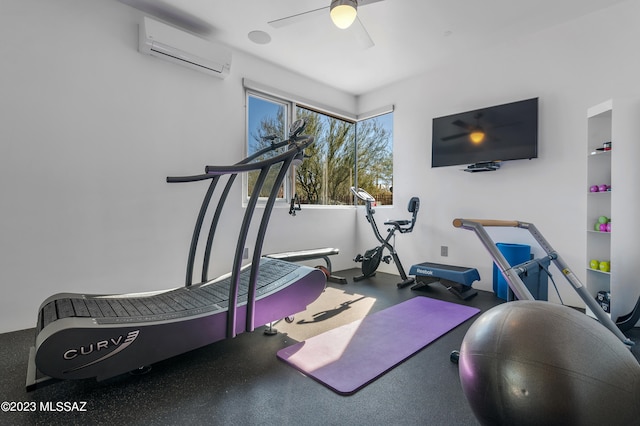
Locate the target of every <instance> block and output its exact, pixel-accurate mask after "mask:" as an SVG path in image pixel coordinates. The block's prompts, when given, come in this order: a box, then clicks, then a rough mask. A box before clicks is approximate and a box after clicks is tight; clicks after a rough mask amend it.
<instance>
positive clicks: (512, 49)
mask: <svg viewBox="0 0 640 426" xmlns="http://www.w3.org/2000/svg"><path fill="white" fill-rule="evenodd" d="M639 12H640V1H639V0H633V1H630V2H627V3H624V4H622V5H620V6H617V7H614V8H612V9H610V10H606V11H603V12H600V13H597V14H594V15H591V16H587V17H585V18H583V19H580V20H578V21H575V22H572V23H569V24H566V25H562V26H559V27H557V28H552V29H550V30H547V31H544V32H541V33H539V34H536V35H535V36H532V37H529V38H527V39H525V40H513V41H508V42H505V44H504V45H503V46H501V47H499V48H495V49H493V50H490V51H484V52H478V55H477V57H476V58H464V60H461V63H460V64H458V65H457V66H455V67H447V68H445V69H440V70H435V71H433V72H430V73H428V74H425V75H423V76H420V77H418V78H415V79H412V80H410V81H405V82H401V83H398V84H395V85H393V86H391V87H387V88H384V89H381V90H377V91H375V92H374V93H371V94H367V95H365V96H362V97H360V98H359V99H354V98H353V97H351V96H349V95H347V94H344V93H342V92H339V91H337V90H334V89H331V88H328V87H325V86H322V85H319V84H317V83H315V82H313V81H310V80H308V79H306V78H304V77H303V76H299V75H296V74H292V73H290V72H287V71H284V70H282V69H280V68H278V67H277V66H275V65H272V64H269V63H266V62H263V61H260V60H257V59H255V58H252V57H249V56H247V55H244V54H242V53H241V52H235V53H234V61H233V65H232V73H231V76H230V77H228V78H227V79H226V80H217V79H215V78H212V77H209V76H207V75H204V74H200V73H198V72H195V71H192V70H189V69H186V68H182V67H179V66H176V65H173V64H170V63H167V62H162V61H159V60H157V59H155V58H152V57H148V56H144V55H141V54H139V53H138V52H137V27H136V25H137V20H138V18H139V14H138V13H137V12H136V11H134V10H133V9H131V8H129V7H128V6H125V5H123V4H121V3H119V2H116V1H108V2H105V1H99V0H57V1H55V2H50V1H42V0H4V1H3V4H2V13H1V14H0V38H1V39H2V40H3V42H2V43H1V44H0V57H2V61H1V62H0V93H2V96H1V97H0V117H2V119H1V120H2V121H1V123H2V125H0V194H2V196H1V197H0V212H1V214H2V220H1V221H0V237H1V238H2V240H1V241H2V242H1V243H0V286H1V288H2V296H3V297H2V298H0V319H1V320H2V321H0V332H5V331H11V330H16V329H21V328H27V327H32V326H33V325H34V323H35V320H36V315H37V309H38V306H39V304H40V303H41V301H42V300H44V299H45V298H46V297H48V296H50V295H52V294H54V293H57V292H62V291H71V292H85V293H121V292H133V291H146V290H156V289H162V288H169V287H174V286H179V285H181V283H182V282H183V280H184V267H185V263H186V256H187V249H188V244H189V239H190V234H191V230H192V226H193V220H194V218H195V215H196V210H197V208H198V207H199V203H200V200H201V197H202V195H203V190H204V186H203V185H199V184H184V185H178V184H174V185H169V184H167V183H165V177H166V176H169V175H184V174H193V173H200V172H201V171H202V170H203V167H204V166H205V165H206V164H226V163H229V162H235V161H237V160H238V159H239V158H241V157H242V155H243V147H244V137H245V135H244V133H245V130H244V128H245V123H244V117H245V114H244V94H243V90H242V83H241V79H242V78H243V77H247V78H250V79H252V80H255V81H260V82H262V83H265V84H268V85H271V86H274V87H278V88H280V89H282V90H287V91H288V92H292V93H299V94H301V95H302V96H304V97H305V98H308V99H316V100H317V101H318V102H320V103H323V104H326V105H332V106H335V107H336V108H339V109H341V110H345V111H354V112H363V111H369V110H372V109H375V108H378V107H380V106H381V105H387V104H390V103H393V104H395V105H396V111H395V114H394V118H395V123H394V130H395V135H394V145H395V153H394V161H395V162H396V164H395V182H394V188H395V199H396V200H397V206H396V207H395V208H382V209H379V210H378V213H377V219H378V220H379V221H382V220H383V219H385V218H401V217H405V216H408V213H407V211H406V203H407V202H408V200H409V198H410V197H411V196H413V195H419V196H420V197H421V199H422V207H421V211H420V216H419V219H418V224H417V227H416V229H415V230H414V232H413V233H412V234H408V235H402V236H400V237H398V239H397V247H398V251H399V253H400V256H401V258H402V260H403V262H404V264H405V267H406V268H407V269H408V267H409V266H410V265H411V264H413V263H418V262H423V261H435V262H443V263H451V264H460V265H468V266H473V267H477V268H478V269H479V270H480V274H481V276H482V278H483V280H482V282H481V283H480V285H479V286H478V287H479V288H485V289H490V288H491V261H490V259H489V256H488V254H487V253H486V252H485V250H484V249H483V248H482V246H481V244H480V242H479V241H478V239H477V238H476V237H475V236H474V235H473V234H472V233H470V232H468V231H462V230H457V229H454V228H453V227H452V226H451V221H452V219H453V218H455V217H482V218H505V219H518V220H524V221H529V222H533V223H535V224H536V225H537V226H538V227H539V228H540V230H541V231H542V233H543V234H544V235H545V236H546V237H547V238H548V240H549V241H550V242H551V244H552V245H554V246H555V248H556V249H557V250H558V251H559V252H560V254H561V255H562V256H563V257H564V258H565V260H567V262H568V263H569V264H570V265H572V266H573V268H574V269H575V270H576V273H577V274H578V276H580V277H581V278H584V277H583V276H584V253H585V250H584V244H585V235H584V234H585V233H584V229H585V219H584V214H583V211H584V207H585V202H586V191H585V173H586V172H585V166H586V164H585V163H586V159H585V150H586V148H585V140H586V120H585V117H586V109H587V108H588V107H589V106H591V105H593V104H597V103H599V102H601V101H603V100H605V99H609V98H615V97H618V96H632V95H635V96H637V95H639V94H638V91H640V87H638V85H637V77H636V76H637V75H640V72H639V71H640V63H639V61H638V55H636V54H635V52H636V51H637V49H636V44H637V40H639V39H640V29H639V28H638V27H637V25H636V23H635V22H634V19H633V18H634V17H636V16H639ZM419 53H420V54H428V52H419ZM533 96H538V97H540V112H541V116H540V158H538V159H536V160H532V161H517V162H511V163H508V164H505V165H504V167H503V169H501V170H500V171H498V172H493V173H479V174H468V173H463V172H461V171H459V170H458V168H456V167H451V168H440V169H431V168H430V166H429V165H430V160H431V159H430V132H431V127H430V123H431V119H432V118H433V117H435V116H439V115H444V114H449V113H455V112H459V111H464V110H468V109H474V108H478V107H483V106H487V105H492V104H497V103H502V102H508V101H513V100H517V99H523V98H527V97H533ZM233 197H234V198H233V200H232V201H233V203H234V209H235V210H233V211H231V212H230V214H229V215H228V220H230V221H234V220H237V219H236V217H237V216H238V215H239V214H240V213H241V212H242V210H241V207H240V193H239V191H237V192H236V193H235V194H234V195H233ZM354 224H356V225H357V226H356V229H357V232H356V233H355V234H354V231H353V229H354ZM367 226H368V225H367V223H366V220H365V219H364V217H363V212H362V211H361V210H358V211H357V212H355V213H354V210H353V209H337V210H333V209H311V208H306V209H304V210H303V211H302V212H301V213H300V214H298V215H297V216H296V217H295V218H292V217H290V216H289V215H288V214H287V209H286V208H285V209H280V210H275V211H274V213H273V217H272V222H271V228H270V232H269V237H270V238H268V240H267V243H266V247H265V251H276V250H278V251H279V250H289V249H302V248H310V247H321V246H337V247H339V248H340V249H341V255H340V257H339V258H338V259H332V260H333V262H334V267H335V268H336V269H341V268H348V267H352V266H354V264H353V262H352V261H351V259H352V257H353V255H354V254H355V253H356V252H358V251H360V252H362V251H363V250H364V249H366V248H370V246H372V244H373V237H372V235H371V231H370V229H369V228H367ZM274 235H276V236H278V237H279V236H280V235H288V237H287V238H276V237H274ZM631 235H632V231H631V230H630V237H631ZM633 235H636V234H633ZM219 237H220V238H221V239H222V240H225V239H226V240H228V241H230V244H231V245H233V244H234V243H235V240H236V236H235V235H233V234H232V233H231V232H230V231H227V232H226V233H223V234H221V235H219ZM518 238H520V237H514V240H512V241H513V242H518V241H517V239H518ZM504 239H505V238H502V236H501V237H500V240H504ZM441 245H446V246H448V247H449V257H447V258H442V257H440V255H439V254H440V246H441ZM222 251H224V250H222ZM217 260H222V258H220V259H217ZM218 264H219V265H220V266H218V267H217V269H216V271H215V272H217V273H222V272H227V271H228V270H229V267H228V262H227V261H220V262H219V263H218ZM382 269H383V270H388V271H390V272H393V271H395V269H394V267H393V265H390V266H389V265H383V266H382ZM555 275H556V279H557V280H558V281H560V280H561V278H560V274H559V273H556V274H555ZM562 286H563V287H564V288H566V285H564V284H562ZM407 291H408V290H407ZM563 293H567V297H568V294H570V293H571V292H570V291H566V290H565V291H563ZM574 303H576V304H579V301H578V302H575V301H574Z"/></svg>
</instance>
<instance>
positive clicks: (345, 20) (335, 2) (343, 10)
mask: <svg viewBox="0 0 640 426" xmlns="http://www.w3.org/2000/svg"><path fill="white" fill-rule="evenodd" d="M357 8H358V4H357V2H356V1H355V0H332V2H331V12H330V14H331V20H332V21H333V23H334V24H335V26H336V27H338V28H340V29H342V30H344V29H346V28H349V27H350V26H351V24H353V21H355V20H356V15H357V13H358V12H357Z"/></svg>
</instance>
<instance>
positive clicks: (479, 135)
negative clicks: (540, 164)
mask: <svg viewBox="0 0 640 426" xmlns="http://www.w3.org/2000/svg"><path fill="white" fill-rule="evenodd" d="M431 154H432V155H431V167H443V166H456V165H461V164H467V165H471V166H469V168H468V169H467V171H481V170H487V169H486V167H485V165H487V164H495V166H494V168H491V167H492V166H489V169H488V170H495V169H496V168H498V167H499V162H500V161H507V160H522V159H531V158H537V157H538V98H532V99H525V100H522V101H517V102H511V103H508V104H503V105H496V106H491V107H487V108H481V109H476V110H473V111H467V112H463V113H459V114H453V115H447V116H444V117H437V118H434V119H433V137H432V145H431Z"/></svg>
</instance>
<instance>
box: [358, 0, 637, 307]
mask: <svg viewBox="0 0 640 426" xmlns="http://www.w3.org/2000/svg"><path fill="white" fill-rule="evenodd" d="M637 16H640V2H639V1H629V2H626V3H623V4H621V5H619V6H616V7H613V8H610V9H608V10H604V11H602V12H599V13H595V14H592V15H588V16H585V17H583V18H581V19H578V20H576V21H573V22H570V23H567V24H564V25H561V26H558V27H554V28H551V29H548V30H545V31H542V32H540V33H538V34H535V35H533V36H530V37H527V38H526V39H521V40H511V41H505V43H504V44H503V45H502V46H500V47H498V48H494V49H491V50H486V51H481V52H478V53H477V55H476V57H466V58H461V59H460V62H459V63H458V64H457V65H455V66H447V67H446V68H442V69H438V70H434V71H432V72H430V73H428V74H425V75H421V76H419V77H417V78H413V79H411V80H408V81H404V82H401V83H398V84H394V85H392V86H390V87H387V88H384V89H383V90H377V91H375V92H374V93H370V94H367V95H365V96H362V97H361V98H360V99H359V109H360V110H362V111H366V110H367V109H370V108H372V107H373V106H374V105H381V104H389V103H393V104H395V105H396V112H395V115H394V118H395V122H394V141H395V151H394V162H395V164H394V179H395V182H394V192H395V195H394V197H395V199H396V200H399V201H401V204H399V205H397V206H396V207H395V209H394V211H392V212H388V213H385V214H386V215H387V216H392V215H394V216H398V217H401V216H402V215H403V214H404V215H406V214H407V213H406V210H405V208H406V206H405V204H406V201H408V199H409V197H411V196H413V195H418V196H420V198H421V200H422V207H421V211H420V215H419V217H418V224H417V227H416V229H415V230H414V232H413V234H410V235H406V236H402V238H401V239H398V252H399V254H400V256H401V258H402V260H403V263H405V264H406V265H411V264H413V263H418V262H424V261H431V262H438V263H448V264H452V265H464V266H471V267H476V268H478V270H479V272H480V276H481V278H482V281H481V283H480V284H479V285H477V286H476V287H478V288H483V289H487V290H489V289H491V288H492V275H493V274H492V266H491V265H492V262H491V259H490V257H489V254H488V253H487V251H486V250H485V249H484V247H483V246H482V245H481V243H480V240H479V239H478V238H477V237H476V236H475V235H474V234H473V232H471V231H465V230H460V229H455V228H454V227H453V226H452V220H453V219H454V218H456V217H462V218H484V219H506V220H521V221H525V222H532V223H534V224H535V225H536V226H537V227H538V228H539V230H540V231H541V233H542V234H543V235H544V236H545V237H546V239H547V240H548V241H549V243H550V244H551V245H552V246H553V247H554V248H555V249H556V250H557V252H558V253H559V254H560V255H561V256H562V257H563V258H564V260H565V261H566V262H567V263H568V264H569V266H570V267H571V268H572V269H573V270H574V272H575V273H576V274H577V275H578V277H579V278H580V280H582V281H583V282H584V280H585V270H586V269H585V268H586V265H585V253H586V251H585V243H586V240H585V229H586V219H585V213H584V212H585V207H586V204H585V203H586V189H585V188H586V153H587V147H586V112H587V108H589V107H590V106H593V105H595V104H598V103H600V102H602V101H604V100H606V99H610V98H616V97H633V96H639V95H640V86H639V85H638V79H637V76H638V75H640V55H638V54H636V52H637V43H638V40H640V28H639V27H638V25H637V22H636V17H637ZM420 54H424V55H428V54H429V52H420ZM531 97H539V98H540V107H539V112H540V123H539V130H540V133H539V158H538V159H534V160H530V161H529V160H520V161H512V162H507V163H504V164H503V167H502V168H501V169H500V170H499V171H496V172H486V173H473V174H472V173H464V172H462V171H460V169H461V168H462V167H445V168H436V169H432V168H430V164H431V144H430V141H431V120H432V118H433V117H437V116H442V115H447V114H452V113H456V112H462V111H467V110H472V109H476V108H480V107H484V106H490V105H494V104H501V103H505V102H511V101H516V100H520V99H526V98H531ZM616 143H617V144H620V143H637V141H616ZM638 160H639V161H640V159H638ZM639 207H640V206H636V209H637V208H639ZM365 225H366V223H363V224H361V226H360V228H359V232H360V234H359V235H361V236H362V237H363V238H365V236H366V235H367V234H366V233H367V232H369V230H368V229H366V227H365ZM487 230H488V231H490V233H491V234H492V235H493V237H494V241H496V242H503V241H504V242H514V243H525V244H531V243H532V240H531V239H530V238H529V235H528V232H527V231H524V230H517V229H497V228H488V229H487ZM626 237H627V238H638V232H637V230H632V229H630V230H628V233H627V234H626ZM443 245H445V246H448V247H449V256H448V257H441V256H440V246H443ZM536 249H537V248H536ZM537 250H538V251H537V253H542V252H541V251H540V250H539V249H537ZM629 255H630V257H631V259H630V261H633V256H635V257H636V258H637V253H635V254H629ZM384 267H385V269H386V270H389V271H393V270H394V269H393V267H392V266H391V267H389V266H386V265H384ZM552 272H553V271H552ZM554 278H555V280H556V282H557V283H558V284H559V286H560V289H561V294H562V296H563V299H564V301H565V302H569V303H570V304H572V305H574V306H583V304H582V302H581V300H579V299H577V298H576V296H575V295H574V292H573V290H571V289H570V288H569V284H568V283H567V282H566V280H565V279H564V278H563V277H562V274H561V273H560V272H559V271H558V270H557V269H556V270H555V274H554ZM631 285H633V283H632V284H631ZM549 291H550V298H551V300H557V298H555V297H554V294H553V293H554V291H553V290H552V289H550V290H549Z"/></svg>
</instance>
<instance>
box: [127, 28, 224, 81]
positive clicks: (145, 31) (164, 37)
mask: <svg viewBox="0 0 640 426" xmlns="http://www.w3.org/2000/svg"><path fill="white" fill-rule="evenodd" d="M138 50H139V51H140V53H144V54H147V55H151V56H156V57H158V58H162V59H165V60H167V61H170V62H173V63H176V64H180V65H184V66H186V67H188V68H192V69H195V70H198V71H202V72H205V73H207V74H210V75H214V76H216V77H220V78H225V77H226V76H227V75H229V72H230V70H231V50H230V49H228V48H226V47H224V46H221V45H219V44H215V43H212V42H210V41H208V40H205V39H202V38H199V37H196V36H194V35H191V34H189V33H186V32H184V31H181V30H179V29H177V28H174V27H171V26H169V25H166V24H163V23H162V22H158V21H155V20H153V19H150V18H148V17H146V16H145V17H144V18H143V20H142V21H141V22H140V40H139V46H138Z"/></svg>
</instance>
